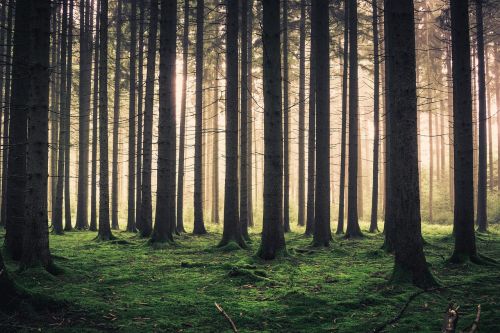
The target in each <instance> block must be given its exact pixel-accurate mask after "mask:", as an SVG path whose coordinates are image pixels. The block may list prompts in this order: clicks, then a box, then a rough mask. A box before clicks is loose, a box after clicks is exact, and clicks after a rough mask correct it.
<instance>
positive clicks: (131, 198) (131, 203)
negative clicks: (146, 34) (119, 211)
mask: <svg viewBox="0 0 500 333" xmlns="http://www.w3.org/2000/svg"><path fill="white" fill-rule="evenodd" d="M130 10H131V13H130V79H129V81H130V95H129V111H128V121H129V123H128V219H127V231H130V232H136V231H137V230H136V228H135V185H136V179H135V166H136V165H135V157H136V154H135V148H136V147H135V144H136V143H135V135H136V133H135V106H136V97H135V92H136V89H137V82H136V50H137V22H136V21H137V13H136V12H137V1H136V0H131V8H130ZM141 37H142V36H141ZM141 39H142V38H141Z"/></svg>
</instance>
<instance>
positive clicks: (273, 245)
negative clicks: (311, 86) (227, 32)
mask: <svg viewBox="0 0 500 333" xmlns="http://www.w3.org/2000/svg"><path fill="white" fill-rule="evenodd" d="M262 5H263V10H262V11H263V20H262V21H263V22H262V26H263V28H262V44H263V48H264V53H263V54H264V58H263V61H262V63H263V72H264V216H263V226H262V242H261V244H260V248H259V251H258V253H257V255H258V256H259V257H260V258H262V259H265V260H270V259H274V258H276V256H279V255H280V254H282V253H284V252H285V251H286V246H285V235H284V230H283V223H282V207H283V141H282V140H283V128H282V112H283V111H282V110H283V109H282V108H281V73H280V72H281V63H280V28H281V27H280V3H279V1H274V0H263V1H262Z"/></svg>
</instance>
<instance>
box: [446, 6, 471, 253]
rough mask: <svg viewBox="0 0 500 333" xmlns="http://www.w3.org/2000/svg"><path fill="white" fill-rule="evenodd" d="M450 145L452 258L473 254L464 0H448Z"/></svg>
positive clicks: (466, 7)
mask: <svg viewBox="0 0 500 333" xmlns="http://www.w3.org/2000/svg"><path fill="white" fill-rule="evenodd" d="M450 9H451V37H452V57H453V124H454V126H453V139H454V142H453V147H454V157H455V158H454V161H453V166H454V171H455V177H454V201H455V206H454V207H455V209H454V219H453V231H454V235H455V248H454V251H453V255H452V257H451V261H452V262H462V261H465V260H467V259H469V258H470V259H473V258H475V257H477V250H476V239H475V235H474V181H473V178H474V170H473V123H472V92H471V60H470V59H471V57H470V42H469V41H470V39H469V38H470V37H469V16H468V1H460V0H452V1H451V5H450Z"/></svg>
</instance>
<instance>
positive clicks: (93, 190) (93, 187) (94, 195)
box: [89, 0, 101, 231]
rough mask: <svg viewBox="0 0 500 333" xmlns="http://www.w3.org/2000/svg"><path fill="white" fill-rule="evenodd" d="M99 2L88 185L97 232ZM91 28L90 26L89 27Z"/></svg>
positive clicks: (91, 229)
mask: <svg viewBox="0 0 500 333" xmlns="http://www.w3.org/2000/svg"><path fill="white" fill-rule="evenodd" d="M100 10H101V1H100V0H97V9H96V36H95V41H94V44H95V46H94V74H93V75H94V91H93V97H92V98H93V101H92V165H91V174H92V175H91V184H90V189H91V190H90V226H89V230H90V231H97V141H98V133H97V129H98V107H99V64H100V60H99V51H100V44H99V35H100V31H101V30H100V19H99V16H100ZM91 26H92V25H91Z"/></svg>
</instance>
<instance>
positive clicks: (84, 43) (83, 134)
mask: <svg viewBox="0 0 500 333" xmlns="http://www.w3.org/2000/svg"><path fill="white" fill-rule="evenodd" d="M89 12H90V6H89V0H85V1H80V64H79V65H80V74H79V86H78V105H79V112H78V113H79V122H78V123H79V125H78V200H77V208H76V226H75V228H76V229H78V230H84V229H87V228H88V227H89V222H88V215H87V213H88V192H89V185H88V178H89V167H88V164H89V123H90V88H91V75H92V46H91V45H92V44H91V43H92V36H91V32H90V31H91V30H90V24H89V23H90V22H89V18H90V15H89Z"/></svg>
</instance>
